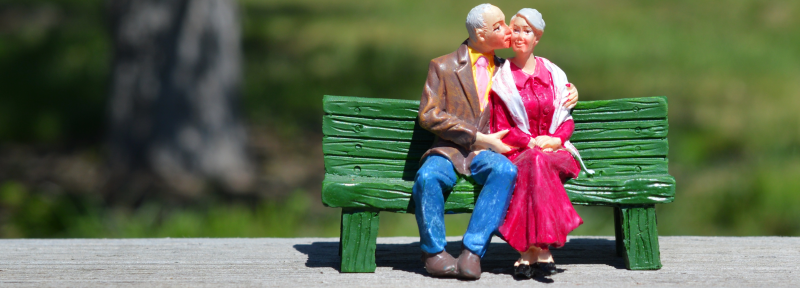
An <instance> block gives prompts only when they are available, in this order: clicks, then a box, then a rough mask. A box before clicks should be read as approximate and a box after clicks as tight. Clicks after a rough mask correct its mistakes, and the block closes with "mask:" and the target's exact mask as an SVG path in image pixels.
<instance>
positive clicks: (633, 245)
mask: <svg viewBox="0 0 800 288" xmlns="http://www.w3.org/2000/svg"><path fill="white" fill-rule="evenodd" d="M619 217H620V224H621V225H620V226H621V227H620V229H621V230H622V237H623V241H622V242H623V245H624V246H625V253H624V255H623V257H624V258H625V265H626V266H627V267H628V269H630V270H658V269H661V255H660V252H659V247H658V230H657V227H656V208H655V206H654V205H644V206H630V207H625V206H622V207H620V208H619Z"/></svg>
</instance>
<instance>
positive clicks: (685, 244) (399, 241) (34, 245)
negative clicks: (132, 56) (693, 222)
mask: <svg viewBox="0 0 800 288" xmlns="http://www.w3.org/2000/svg"><path fill="white" fill-rule="evenodd" d="M459 239H460V238H459V237H448V240H449V241H451V242H449V243H448V246H447V249H448V250H449V251H451V253H456V251H458V248H459V245H460V242H458V240H459ZM659 240H660V244H661V262H662V264H663V265H664V267H663V268H662V269H661V270H656V271H630V270H626V269H625V267H624V266H625V263H624V260H623V258H621V257H617V256H616V255H615V253H614V239H613V237H570V239H569V242H567V244H566V246H565V247H564V248H562V249H557V250H554V252H553V253H554V255H555V259H556V262H557V263H558V264H559V266H558V267H559V268H560V269H564V271H563V272H562V273H561V274H557V275H555V276H553V277H551V279H552V283H551V284H550V285H548V287H800V264H798V263H800V238H798V237H663V236H662V237H659ZM418 241H419V238H416V237H400V238H378V241H377V242H378V246H377V254H378V259H377V260H378V262H377V269H376V271H375V273H358V274H353V273H339V271H338V269H339V256H338V255H337V247H338V245H339V244H338V242H339V239H338V238H294V239H275V238H258V239H235V238H229V239H119V240H113V239H112V240H109V239H73V240H27V239H21V240H0V285H2V286H4V287H76V286H81V287H99V286H103V287H106V286H132V287H153V286H155V287H163V286H184V287H185V286H190V287H219V286H237V287H242V286H244V287H264V286H267V287H320V286H324V287H463V286H469V287H487V286H489V287H532V286H541V285H542V284H543V283H540V282H538V281H537V280H522V281H517V280H514V279H513V278H512V277H511V275H510V273H511V269H510V267H511V265H512V263H513V262H514V260H516V257H517V254H516V252H514V251H513V249H511V248H509V247H508V245H507V244H505V243H503V242H502V241H500V240H498V239H495V240H494V241H493V243H492V244H491V245H490V247H489V251H488V252H487V256H486V258H484V259H483V261H482V267H483V270H484V273H483V274H482V277H481V279H480V280H478V281H474V282H466V281H459V280H455V279H435V278H430V277H428V276H427V274H426V273H425V270H424V269H423V267H422V264H421V262H419V243H418ZM539 281H547V280H543V279H539Z"/></svg>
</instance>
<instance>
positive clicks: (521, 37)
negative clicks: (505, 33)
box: [511, 16, 539, 55]
mask: <svg viewBox="0 0 800 288" xmlns="http://www.w3.org/2000/svg"><path fill="white" fill-rule="evenodd" d="M537 43H539V37H537V36H536V33H535V32H534V29H533V27H531V25H530V24H528V21H526V20H525V18H524V17H521V16H517V17H515V18H514V20H511V50H514V53H516V54H519V55H525V54H531V53H533V48H534V47H536V44H537Z"/></svg>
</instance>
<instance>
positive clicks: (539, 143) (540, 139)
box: [528, 135, 561, 152]
mask: <svg viewBox="0 0 800 288" xmlns="http://www.w3.org/2000/svg"><path fill="white" fill-rule="evenodd" d="M528 147H529V148H531V149H533V148H534V147H539V148H542V151H545V152H552V151H555V150H558V149H561V138H558V137H550V136H547V135H540V136H536V138H532V139H531V142H528Z"/></svg>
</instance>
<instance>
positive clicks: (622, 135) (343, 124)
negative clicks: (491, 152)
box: [322, 115, 668, 142]
mask: <svg viewBox="0 0 800 288" xmlns="http://www.w3.org/2000/svg"><path fill="white" fill-rule="evenodd" d="M667 129H668V123H667V119H653V120H633V121H617V122H588V123H580V124H579V125H575V132H574V133H573V134H572V137H571V138H570V139H571V140H572V141H575V142H580V141H593V140H594V141H597V140H615V139H652V138H656V139H663V138H666V137H667ZM322 132H323V134H325V136H329V137H330V136H336V137H349V138H363V139H390V140H412V141H432V140H433V138H434V136H433V134H432V133H430V132H428V131H426V130H424V129H422V128H421V127H420V126H419V124H417V123H416V122H415V121H411V120H407V121H402V120H387V119H370V118H360V117H349V116H337V115H327V116H323V117H322Z"/></svg>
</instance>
